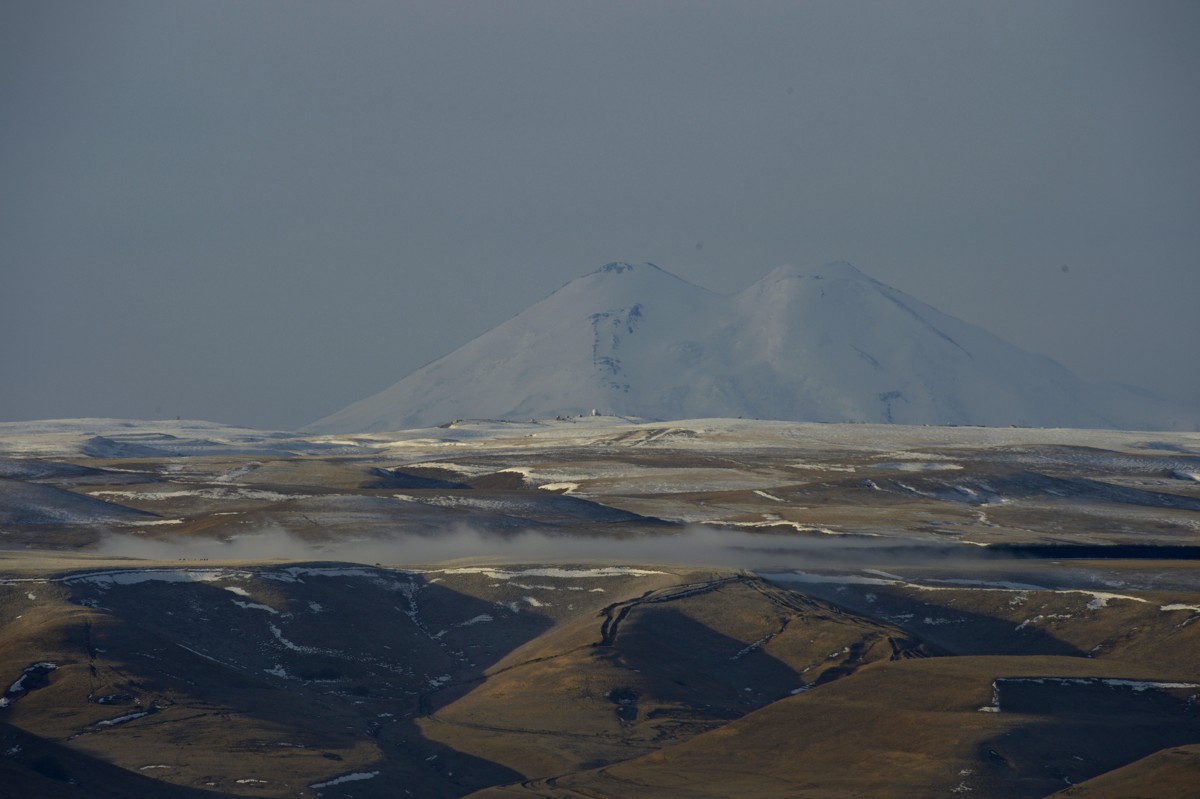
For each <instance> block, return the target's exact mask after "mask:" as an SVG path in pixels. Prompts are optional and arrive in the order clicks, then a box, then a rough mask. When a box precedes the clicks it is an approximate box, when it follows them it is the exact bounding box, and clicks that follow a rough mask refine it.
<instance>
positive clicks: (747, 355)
mask: <svg viewBox="0 0 1200 799" xmlns="http://www.w3.org/2000/svg"><path fill="white" fill-rule="evenodd" d="M1152 404H1153V403H1152V401H1150V400H1144V401H1142V400H1139V401H1130V400H1128V399H1125V398H1118V397H1116V396H1115V393H1114V392H1113V391H1112V390H1111V389H1103V390H1101V389H1099V388H1096V387H1093V386H1090V385H1089V384H1086V383H1084V382H1083V381H1081V380H1080V379H1079V378H1077V377H1076V376H1075V375H1073V374H1072V373H1071V372H1070V371H1068V370H1067V369H1066V368H1064V367H1063V366H1061V365H1059V364H1057V363H1055V362H1054V361H1052V360H1050V359H1049V358H1046V357H1043V356H1040V355H1035V354H1032V353H1029V352H1026V351H1024V350H1021V349H1019V348H1018V347H1015V346H1013V345H1012V344H1009V343H1007V342H1005V341H1003V340H1002V339H1000V338H998V337H996V336H994V335H992V334H991V333H988V332H987V331H985V330H983V329H981V328H978V327H976V326H974V325H971V324H968V323H966V322H963V321H961V320H958V319H955V318H953V317H951V316H947V315H946V314H944V313H942V312H940V311H938V310H937V309H935V308H932V307H930V306H928V305H926V304H925V303H922V302H920V301H918V300H916V299H913V298H912V297H910V296H908V295H906V294H904V293H903V292H900V291H897V290H896V289H894V288H891V287H890V286H886V285H884V284H883V283H880V282H878V281H876V280H873V279H871V278H869V277H867V276H866V275H864V274H863V273H861V272H859V271H858V270H857V269H855V268H854V267H853V266H851V265H850V264H847V263H834V264H830V265H828V266H825V267H823V268H820V269H816V270H802V269H798V268H795V267H791V266H784V267H780V268H778V269H776V270H774V271H773V272H771V273H770V274H768V275H767V276H766V277H764V278H763V279H762V280H760V281H758V282H757V283H755V284H754V285H752V286H750V287H749V288H747V289H746V290H744V291H742V292H741V293H739V294H736V295H734V296H732V297H730V296H725V295H720V294H715V293H713V292H711V291H708V290H707V289H704V288H701V287H699V286H696V285H693V284H691V283H688V282H687V281H684V280H681V279H680V278H678V277H675V276H674V275H672V274H670V273H669V272H666V271H664V270H662V269H660V268H658V267H657V266H654V265H653V264H624V263H613V264H608V265H607V266H604V267H602V268H601V269H598V270H596V271H595V272H592V273H590V274H587V275H584V276H583V277H580V278H578V279H576V280H573V281H571V282H570V283H568V284H566V285H565V286H563V287H562V288H560V289H559V290H558V291H556V292H554V293H553V294H551V295H550V296H549V297H547V298H546V299H544V300H542V301H541V302H539V303H537V304H535V305H533V306H531V307H529V308H527V309H526V310H524V311H522V312H521V313H519V314H517V315H516V316H514V317H513V318H511V319H509V320H508V321H506V322H504V323H503V324H501V325H499V326H498V327H496V328H494V329H492V330H491V331H489V332H487V333H485V334H483V335H482V336H479V337H478V338H476V339H474V340H473V341H471V342H468V343H467V344H465V345H463V346H462V347H460V348H458V349H457V350H455V351H454V352H451V353H450V354H449V355H446V356H445V357H443V358H440V359H438V360H436V361H434V362H432V363H430V364H428V365H426V366H424V367H422V368H420V369H418V370H417V371H415V372H413V373H412V374H410V375H408V376H407V377H405V378H404V379H403V380H401V381H400V382H398V383H396V384H395V385H393V386H392V387H390V388H388V389H385V390H384V391H381V392H380V393H378V394H376V395H374V396H371V397H368V398H366V399H364V400H361V401H359V402H356V403H354V404H352V405H350V406H348V407H346V408H344V409H342V410H341V411H338V412H337V413H334V414H332V415H331V416H327V417H325V418H324V419H321V420H319V421H317V422H315V423H314V424H312V425H310V427H309V429H310V430H313V431H319V432H349V431H380V430H394V429H402V428H410V427H427V426H433V425H436V424H440V423H443V422H446V421H449V420H452V419H459V418H474V419H481V418H485V419H513V420H521V421H524V420H528V419H530V418H546V417H554V416H559V415H577V414H583V413H590V412H591V411H592V410H593V409H596V410H598V411H599V412H600V413H604V414H616V415H622V416H638V417H646V418H655V419H688V418H705V417H738V416H741V417H753V418H762V419H785V420H800V421H821V422H847V421H850V422H854V421H857V422H895V423H902V424H939V425H942V424H963V425H966V424H971V425H989V426H999V425H1010V424H1017V425H1033V426H1061V427H1127V428H1131V429H1138V428H1159V427H1173V426H1177V425H1178V423H1177V422H1174V421H1173V420H1170V419H1167V418H1166V411H1165V410H1159V409H1158V408H1157V407H1152ZM1131 411H1132V413H1131Z"/></svg>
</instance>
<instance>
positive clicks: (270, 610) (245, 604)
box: [230, 599, 279, 616]
mask: <svg viewBox="0 0 1200 799" xmlns="http://www.w3.org/2000/svg"><path fill="white" fill-rule="evenodd" d="M230 601H231V602H233V604H235V605H237V606H238V607H239V608H248V609H250V610H265V611H266V612H267V613H270V614H271V615H272V616H277V615H279V611H277V610H276V609H275V608H273V607H271V606H270V605H262V604H259V603H258V602H242V601H241V600H238V599H232V600H230Z"/></svg>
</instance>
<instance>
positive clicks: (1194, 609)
mask: <svg viewBox="0 0 1200 799" xmlns="http://www.w3.org/2000/svg"><path fill="white" fill-rule="evenodd" d="M1158 609H1159V610H1168V611H1169V610H1190V611H1191V612H1192V613H1200V607H1197V606H1196V605H1181V604H1179V603H1174V604H1171V605H1159V607H1158Z"/></svg>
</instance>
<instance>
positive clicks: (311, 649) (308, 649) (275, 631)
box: [267, 624, 321, 655]
mask: <svg viewBox="0 0 1200 799" xmlns="http://www.w3.org/2000/svg"><path fill="white" fill-rule="evenodd" d="M267 627H269V628H270V630H271V635H273V636H275V640H276V641H278V642H279V643H280V644H282V645H283V646H284V647H285V648H287V649H290V650H292V651H293V652H304V653H306V654H309V655H312V654H316V653H319V652H320V651H321V650H320V649H317V648H316V647H315V646H301V645H300V644H294V643H292V642H291V641H289V640H288V639H286V638H284V637H283V630H281V629H279V628H278V627H276V626H275V625H274V624H268V625H267Z"/></svg>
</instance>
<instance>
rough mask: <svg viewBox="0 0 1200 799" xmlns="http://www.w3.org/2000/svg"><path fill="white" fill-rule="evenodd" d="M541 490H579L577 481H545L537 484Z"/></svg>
mask: <svg viewBox="0 0 1200 799" xmlns="http://www.w3.org/2000/svg"><path fill="white" fill-rule="evenodd" d="M538 488H540V489H541V490H543V491H561V492H563V493H564V494H574V493H575V492H576V491H578V490H579V483H546V484H544V485H540V486H538Z"/></svg>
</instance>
